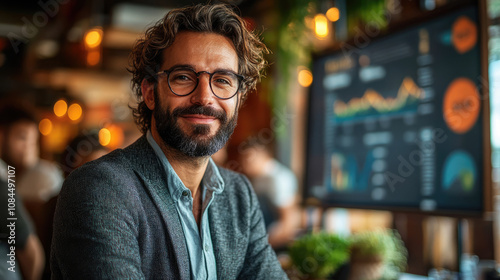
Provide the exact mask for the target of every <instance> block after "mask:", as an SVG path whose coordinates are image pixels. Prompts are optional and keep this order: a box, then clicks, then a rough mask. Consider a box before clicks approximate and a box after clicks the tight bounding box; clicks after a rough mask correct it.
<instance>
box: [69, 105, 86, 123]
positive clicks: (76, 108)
mask: <svg viewBox="0 0 500 280" xmlns="http://www.w3.org/2000/svg"><path fill="white" fill-rule="evenodd" d="M82 112H83V110H82V106H80V105H79V104H78V103H73V104H71V106H69V108H68V117H69V119H70V120H72V121H76V120H78V119H80V117H81V116H82Z"/></svg>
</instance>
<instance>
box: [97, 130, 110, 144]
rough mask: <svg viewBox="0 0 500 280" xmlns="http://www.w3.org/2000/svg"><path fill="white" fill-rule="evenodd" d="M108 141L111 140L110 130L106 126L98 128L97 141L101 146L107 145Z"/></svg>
mask: <svg viewBox="0 0 500 280" xmlns="http://www.w3.org/2000/svg"><path fill="white" fill-rule="evenodd" d="M109 142H111V132H109V129H107V128H101V130H99V143H101V145H103V146H107V145H109Z"/></svg>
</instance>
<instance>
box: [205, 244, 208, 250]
mask: <svg viewBox="0 0 500 280" xmlns="http://www.w3.org/2000/svg"><path fill="white" fill-rule="evenodd" d="M205 252H208V244H205Z"/></svg>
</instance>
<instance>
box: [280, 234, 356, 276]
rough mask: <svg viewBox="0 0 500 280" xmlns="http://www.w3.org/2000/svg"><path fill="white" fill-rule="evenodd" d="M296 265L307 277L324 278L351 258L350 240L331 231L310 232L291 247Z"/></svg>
mask: <svg viewBox="0 0 500 280" xmlns="http://www.w3.org/2000/svg"><path fill="white" fill-rule="evenodd" d="M289 255H290V259H291V260H292V264H293V265H294V267H295V268H296V269H297V270H298V271H299V272H300V273H302V274H303V275H302V276H305V277H307V278H306V279H324V278H325V277H327V276H329V275H331V274H333V273H334V272H335V270H337V268H339V267H340V266H341V265H342V264H344V263H345V262H347V261H348V259H349V242H348V240H347V239H346V238H344V237H341V236H339V235H336V234H331V233H326V232H322V233H316V234H308V235H305V236H303V237H301V238H300V239H298V240H296V241H295V242H294V243H293V244H292V245H291V246H290V248H289Z"/></svg>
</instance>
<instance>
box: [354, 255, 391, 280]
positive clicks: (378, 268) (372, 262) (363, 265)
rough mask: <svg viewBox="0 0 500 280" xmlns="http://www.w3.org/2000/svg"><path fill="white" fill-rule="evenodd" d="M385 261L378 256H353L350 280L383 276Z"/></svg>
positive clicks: (363, 279) (369, 279)
mask: <svg viewBox="0 0 500 280" xmlns="http://www.w3.org/2000/svg"><path fill="white" fill-rule="evenodd" d="M383 269H384V262H383V260H382V258H381V257H378V256H356V255H352V256H351V261H350V269H349V278H348V280H378V279H380V278H381V277H382V273H383Z"/></svg>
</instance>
